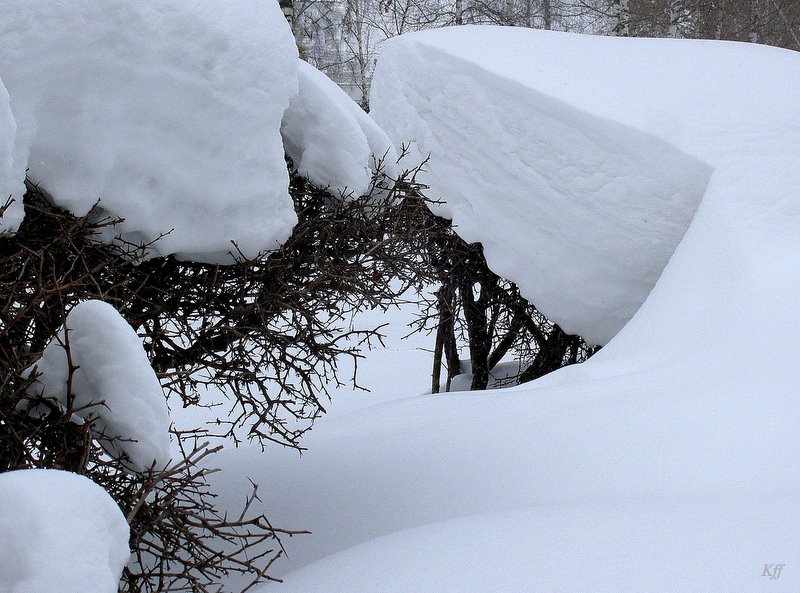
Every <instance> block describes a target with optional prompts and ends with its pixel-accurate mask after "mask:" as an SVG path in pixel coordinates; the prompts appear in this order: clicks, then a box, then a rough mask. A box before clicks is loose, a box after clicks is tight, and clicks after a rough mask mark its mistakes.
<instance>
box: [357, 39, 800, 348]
mask: <svg viewBox="0 0 800 593" xmlns="http://www.w3.org/2000/svg"><path fill="white" fill-rule="evenodd" d="M796 62H797V57H796V54H794V53H793V52H789V51H785V50H779V49H775V48H768V47H763V46H759V47H755V48H754V47H751V46H748V45H746V44H735V43H728V42H723V43H713V42H707V41H684V40H677V41H676V40H670V39H660V40H653V39H620V38H612V37H602V38H598V37H594V36H579V35H574V34H561V33H555V32H547V31H532V30H528V29H502V28H497V27H480V28H473V27H460V28H447V29H442V30H435V31H425V32H420V33H414V34H411V35H405V36H401V37H399V38H395V39H392V40H390V41H388V42H387V43H386V45H385V47H384V49H383V51H382V53H381V59H380V61H379V64H378V67H377V69H376V72H375V80H374V83H373V86H372V98H371V105H372V113H373V115H374V117H375V119H376V121H377V122H378V123H379V124H380V125H382V126H383V127H384V129H385V130H386V131H387V132H388V133H389V136H390V138H391V139H392V140H393V141H394V142H395V144H399V143H401V142H409V141H415V146H416V148H417V149H418V151H419V152H420V153H421V154H423V155H427V153H429V152H430V153H431V161H430V164H429V169H430V174H429V175H428V176H427V177H424V178H423V179H424V180H425V181H427V182H429V183H430V185H431V191H432V193H433V196H432V197H440V196H441V197H443V198H444V199H445V200H446V201H447V203H448V204H447V207H446V208H444V209H443V213H444V214H446V215H448V216H452V217H453V219H454V221H455V223H456V224H457V225H458V232H459V234H460V235H461V236H462V237H464V238H465V239H466V240H468V241H481V242H482V243H483V245H484V247H485V250H486V256H487V259H488V261H489V264H490V265H491V266H492V267H493V269H495V270H496V271H497V272H498V273H500V274H501V275H504V276H506V277H509V278H511V279H513V280H514V281H516V282H517V283H518V284H519V286H520V289H521V290H522V292H523V294H524V295H525V296H526V297H527V298H528V299H529V300H531V301H532V302H534V303H536V306H537V307H538V308H539V309H541V310H542V311H543V312H544V313H545V314H546V315H547V316H548V317H550V318H551V319H553V320H554V321H556V322H558V323H559V324H560V325H561V326H562V327H563V328H564V329H565V330H567V331H568V332H574V333H579V334H581V335H583V336H584V337H586V338H587V339H588V340H589V341H592V342H598V343H606V342H607V341H608V340H609V339H610V338H611V337H612V336H613V335H614V334H616V333H617V332H618V331H619V330H620V329H621V328H622V326H623V325H624V324H625V323H626V322H627V321H628V320H629V319H630V318H631V316H632V315H633V314H634V313H635V312H636V310H637V309H638V308H639V306H640V305H641V303H642V302H643V301H644V300H645V298H646V297H647V294H648V293H649V291H650V289H651V288H652V286H653V285H654V284H655V281H656V280H657V279H658V277H659V275H660V273H661V270H662V269H663V268H664V265H665V264H666V262H667V260H668V258H669V256H670V255H671V254H672V251H673V249H674V248H675V245H676V244H677V243H678V241H679V240H680V238H681V237H682V236H683V234H684V231H685V229H686V227H687V225H688V223H689V221H690V220H691V217H692V215H693V213H694V209H695V207H696V205H697V203H698V201H699V199H700V197H701V196H702V195H703V193H704V192H705V190H706V186H707V184H708V183H709V173H710V172H711V170H712V169H715V168H718V167H721V166H724V165H725V163H727V162H729V159H730V158H733V157H737V156H738V155H741V154H743V151H745V150H748V147H749V146H755V145H758V144H759V143H762V142H763V141H765V138H764V137H765V135H767V136H769V135H772V136H773V138H772V139H770V140H767V141H768V142H770V143H772V144H775V143H777V142H780V141H781V138H782V137H783V136H784V135H785V132H781V134H779V135H775V134H774V131H775V130H791V127H790V126H791V125H792V124H793V123H794V122H795V119H794V118H795V115H794V113H795V112H796V110H797V109H796V103H797V97H798V96H800V80H798V77H797V75H796V68H797V64H796ZM766 64H768V65H766ZM712 182H713V180H712Z"/></svg>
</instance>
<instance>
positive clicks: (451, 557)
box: [255, 497, 800, 593]
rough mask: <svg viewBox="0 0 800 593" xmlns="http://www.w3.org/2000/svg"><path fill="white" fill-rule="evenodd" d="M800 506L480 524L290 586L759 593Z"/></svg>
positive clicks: (526, 516) (556, 516)
mask: <svg viewBox="0 0 800 593" xmlns="http://www.w3.org/2000/svg"><path fill="white" fill-rule="evenodd" d="M794 502H795V500H794V499H793V498H781V497H768V498H766V499H762V500H746V499H745V500H740V499H733V500H727V501H724V502H719V501H713V502H712V501H699V502H698V503H697V504H696V505H695V506H686V505H682V504H666V505H664V504H654V503H652V502H648V501H633V502H625V503H623V504H618V505H613V504H610V505H608V504H586V503H580V504H564V505H559V506H555V507H528V508H521V509H514V510H507V511H503V512H493V513H476V514H475V515H473V516H469V517H462V518H458V519H451V520H448V521H442V522H436V523H431V524H428V525H424V526H419V527H414V528H410V529H406V530H402V531H398V532H396V533H392V534H390V535H387V536H383V537H380V538H376V539H374V540H370V541H367V542H364V543H362V544H359V545H357V546H354V547H352V548H347V549H345V550H342V551H340V552H337V553H336V554H333V555H331V556H329V557H327V558H325V559H323V560H320V561H318V562H314V563H312V564H309V565H307V566H305V567H303V568H301V569H299V570H297V571H295V572H292V573H290V574H288V575H286V577H285V579H284V580H285V582H286V589H287V590H291V591H292V592H293V593H319V592H320V591H325V592H326V593H375V592H382V591H391V592H392V593H420V592H458V593H516V592H521V591H524V592H526V593H552V592H553V591H565V592H566V591H569V592H574V591H598V592H608V593H611V592H618V591H635V592H637V593H663V591H664V590H665V587H666V589H667V590H670V591H758V590H761V589H762V588H763V585H764V581H765V580H766V579H764V578H763V577H762V573H763V567H764V560H763V557H764V555H765V554H768V555H769V554H777V555H778V556H779V557H781V558H782V559H783V558H784V557H785V550H790V549H792V546H793V545H794V544H795V542H796V535H795V534H794V533H793V529H792V525H796V522H797V521H798V520H800V511H798V509H797V507H796V505H795V504H794ZM764 532H768V533H770V536H771V539H770V540H769V543H768V545H767V549H765V546H764V541H763V535H762V534H763V533H764ZM643 550H646V552H645V553H642V551H643ZM712 559H713V560H712ZM787 560H788V558H787ZM710 564H713V570H711V569H710V568H709V565H710ZM531 575H535V579H534V578H532V576H531ZM782 576H783V580H782V582H781V586H782V587H783V588H782V589H781V590H784V591H788V590H790V589H791V588H792V587H793V586H794V587H797V586H798V585H800V578H798V577H797V575H796V574H792V575H788V574H784V575H782ZM273 588H274V587H269V588H268V587H263V588H256V589H255V591H256V592H258V593H267V592H268V591H271V590H272V589H273Z"/></svg>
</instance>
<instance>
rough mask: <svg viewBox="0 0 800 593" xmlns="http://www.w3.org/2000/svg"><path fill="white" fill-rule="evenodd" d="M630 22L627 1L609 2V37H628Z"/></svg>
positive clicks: (616, 0)
mask: <svg viewBox="0 0 800 593" xmlns="http://www.w3.org/2000/svg"><path fill="white" fill-rule="evenodd" d="M630 20H631V16H630V10H629V9H628V0H611V35H613V36H615V37H628V36H629V35H630Z"/></svg>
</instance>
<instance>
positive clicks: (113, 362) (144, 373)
mask: <svg viewBox="0 0 800 593" xmlns="http://www.w3.org/2000/svg"><path fill="white" fill-rule="evenodd" d="M66 327H67V332H68V333H65V330H64V329H62V330H61V331H59V333H58V335H57V336H56V337H55V338H54V339H53V340H52V341H51V342H50V343H49V344H48V345H47V346H46V347H45V349H44V352H43V353H42V357H41V358H40V359H39V360H38V361H37V362H36V364H34V365H33V366H32V367H30V369H29V370H28V371H27V372H28V373H30V372H36V373H37V375H36V381H35V382H34V383H33V384H32V385H31V387H30V388H29V391H30V392H31V395H33V396H37V397H41V398H45V399H52V400H55V401H56V402H58V403H59V404H60V405H61V406H64V407H66V406H67V405H68V404H69V402H68V401H67V398H68V396H70V395H71V396H72V397H73V398H74V401H73V402H72V407H73V408H74V409H76V410H77V412H76V415H77V416H79V417H81V418H86V417H88V416H92V417H93V418H94V419H95V420H94V424H93V427H94V428H95V430H96V431H97V432H98V433H99V436H101V437H104V438H101V440H100V442H101V444H102V445H103V446H104V447H107V448H109V449H110V451H111V452H112V453H114V454H116V455H120V454H124V455H125V456H127V458H128V460H129V462H130V464H131V465H132V467H133V469H134V470H135V471H143V470H145V469H147V468H150V467H151V466H155V468H156V469H162V468H163V467H165V466H166V465H167V464H168V463H169V460H170V444H169V426H170V420H169V411H168V409H167V403H166V398H165V396H164V392H163V390H162V389H161V384H160V383H159V381H158V377H156V374H155V371H153V368H152V367H151V366H150V361H149V360H148V358H147V354H146V353H145V351H144V348H142V341H141V339H140V338H139V336H137V335H136V332H135V331H134V330H133V328H132V327H131V326H130V325H128V322H127V321H125V319H124V318H123V317H122V316H121V315H120V314H119V313H118V312H117V310H116V309H115V308H114V307H112V306H111V305H109V304H108V303H104V302H103V301H84V302H82V303H80V304H78V305H76V306H75V307H74V308H73V309H72V310H71V311H70V312H69V314H68V315H67V320H66ZM67 347H68V348H69V357H68V356H67ZM70 362H71V363H72V365H73V367H75V368H74V372H73V373H72V376H71V377H70V370H69V363H70ZM69 385H71V387H72V393H71V394H69V393H68V386H69ZM35 412H36V410H35V409H34V413H35ZM109 439H110V440H109Z"/></svg>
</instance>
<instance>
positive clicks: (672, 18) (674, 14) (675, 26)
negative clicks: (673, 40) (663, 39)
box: [669, 0, 683, 37]
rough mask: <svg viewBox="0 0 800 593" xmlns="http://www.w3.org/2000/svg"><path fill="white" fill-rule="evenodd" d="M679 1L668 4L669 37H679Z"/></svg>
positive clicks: (675, 0)
mask: <svg viewBox="0 0 800 593" xmlns="http://www.w3.org/2000/svg"><path fill="white" fill-rule="evenodd" d="M681 4H682V2H681V0H670V2H669V36H670V37H680V36H681V35H680V27H679V24H680V20H681V13H682V9H683V6H681Z"/></svg>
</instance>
